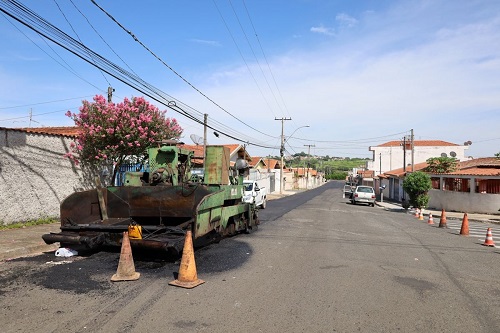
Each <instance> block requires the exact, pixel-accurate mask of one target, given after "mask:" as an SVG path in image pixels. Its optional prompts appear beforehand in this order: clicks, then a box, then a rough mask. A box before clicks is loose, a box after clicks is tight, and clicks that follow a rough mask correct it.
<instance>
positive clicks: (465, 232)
mask: <svg viewBox="0 0 500 333" xmlns="http://www.w3.org/2000/svg"><path fill="white" fill-rule="evenodd" d="M460 235H463V236H469V218H468V217H467V213H465V214H464V218H463V220H462V227H461V228H460Z"/></svg>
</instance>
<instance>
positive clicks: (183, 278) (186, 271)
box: [168, 230, 205, 289]
mask: <svg viewBox="0 0 500 333" xmlns="http://www.w3.org/2000/svg"><path fill="white" fill-rule="evenodd" d="M202 283H205V281H203V280H200V279H198V275H197V274H196V263H195V261H194V250H193V239H192V236H191V230H188V231H187V232H186V240H185V241H184V248H183V249H182V259H181V265H180V267H179V275H178V276H177V279H176V280H174V281H171V282H169V283H168V284H170V285H172V286H177V287H182V288H188V289H191V288H194V287H196V286H198V285H200V284H202Z"/></svg>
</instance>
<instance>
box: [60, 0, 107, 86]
mask: <svg viewBox="0 0 500 333" xmlns="http://www.w3.org/2000/svg"><path fill="white" fill-rule="evenodd" d="M54 3H55V4H56V6H57V8H58V9H59V11H60V12H61V14H62V16H63V17H64V19H65V20H66V22H67V23H68V25H69V26H70V28H71V30H73V32H74V33H75V35H76V37H77V38H78V40H79V41H80V43H82V44H83V42H82V40H81V38H80V36H79V35H78V33H77V32H76V30H75V28H73V25H72V24H71V22H70V21H69V20H68V18H67V17H66V15H65V14H64V12H63V11H62V9H61V7H60V6H59V3H57V0H54ZM89 56H90V57H91V58H92V54H90V53H89ZM100 72H101V75H102V77H103V78H104V80H106V82H107V83H108V85H110V86H111V83H110V82H109V81H108V79H107V78H106V76H105V75H104V73H103V72H102V71H100Z"/></svg>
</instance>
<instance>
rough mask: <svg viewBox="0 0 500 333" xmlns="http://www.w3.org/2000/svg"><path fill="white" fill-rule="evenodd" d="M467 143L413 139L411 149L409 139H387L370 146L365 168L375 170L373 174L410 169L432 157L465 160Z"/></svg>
mask: <svg viewBox="0 0 500 333" xmlns="http://www.w3.org/2000/svg"><path fill="white" fill-rule="evenodd" d="M467 149H469V147H468V145H458V144H455V143H451V142H446V141H441V140H414V141H413V150H412V145H411V142H410V141H405V142H403V141H389V142H386V143H383V144H380V145H378V146H374V147H370V148H369V150H370V151H371V152H373V157H372V160H371V161H367V163H366V168H367V169H368V170H373V171H375V176H378V175H379V174H381V173H385V172H387V171H390V170H394V169H398V168H404V167H405V166H406V169H407V170H408V171H411V164H412V156H413V164H414V165H415V164H418V163H422V162H425V161H427V160H428V159H429V158H432V157H440V156H447V157H454V158H456V159H457V160H459V161H465V160H467V157H466V156H465V151H466V150H467Z"/></svg>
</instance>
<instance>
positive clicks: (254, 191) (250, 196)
mask: <svg viewBox="0 0 500 333" xmlns="http://www.w3.org/2000/svg"><path fill="white" fill-rule="evenodd" d="M243 185H244V186H245V193H244V195H243V202H248V203H253V204H255V205H256V206H257V207H260V208H262V209H265V208H266V204H267V189H266V188H265V187H264V186H262V187H259V184H257V182H256V181H255V180H244V181H243Z"/></svg>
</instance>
